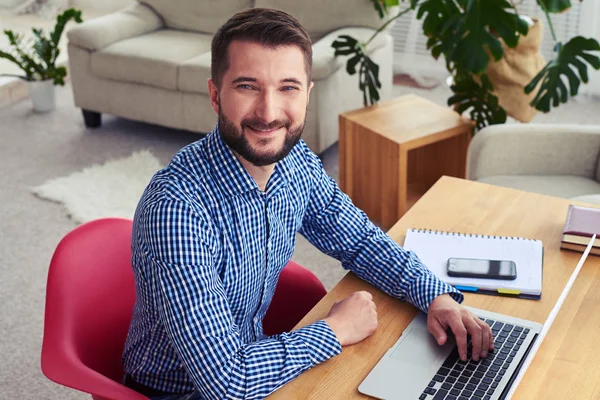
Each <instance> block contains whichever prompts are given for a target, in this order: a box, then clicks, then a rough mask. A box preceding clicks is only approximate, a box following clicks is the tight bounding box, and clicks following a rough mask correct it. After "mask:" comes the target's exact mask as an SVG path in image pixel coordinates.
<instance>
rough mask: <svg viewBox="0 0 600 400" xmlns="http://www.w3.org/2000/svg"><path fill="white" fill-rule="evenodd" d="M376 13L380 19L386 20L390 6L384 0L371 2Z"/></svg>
mask: <svg viewBox="0 0 600 400" xmlns="http://www.w3.org/2000/svg"><path fill="white" fill-rule="evenodd" d="M371 2H372V3H373V7H375V11H377V14H379V18H384V17H385V16H386V15H388V5H387V3H386V2H385V1H384V0H371Z"/></svg>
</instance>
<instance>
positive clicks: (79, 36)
mask: <svg viewBox="0 0 600 400" xmlns="http://www.w3.org/2000/svg"><path fill="white" fill-rule="evenodd" d="M162 26H163V22H162V20H161V18H160V17H159V16H158V15H156V13H155V12H154V11H152V9H151V8H149V7H148V6H145V5H143V4H140V3H135V4H133V5H132V6H130V7H128V8H126V9H124V10H122V11H118V12H116V13H112V14H108V15H105V16H102V17H99V18H96V19H92V20H90V21H86V22H84V23H83V24H80V25H76V26H74V27H73V28H71V29H70V30H69V31H68V32H67V37H68V38H69V43H70V44H74V45H76V46H79V47H81V48H84V49H87V50H90V51H95V50H100V49H102V48H104V47H106V46H108V45H110V44H112V43H115V42H118V41H120V40H123V39H127V38H131V37H134V36H138V35H142V34H144V33H147V32H152V31H155V30H157V29H159V28H161V27H162Z"/></svg>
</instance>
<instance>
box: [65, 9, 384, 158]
mask: <svg viewBox="0 0 600 400" xmlns="http://www.w3.org/2000/svg"><path fill="white" fill-rule="evenodd" d="M251 6H253V7H268V8H278V9H282V10H284V11H287V12H289V13H290V14H292V15H294V16H295V17H296V18H298V19H299V20H300V22H301V23H302V24H303V25H304V26H305V27H306V29H307V31H308V32H309V33H310V35H311V39H312V40H313V52H314V54H313V75H312V79H313V81H314V82H315V87H314V89H313V91H312V93H311V99H310V103H309V107H308V119H307V123H306V127H305V131H304V136H303V138H304V140H305V141H306V142H307V144H308V145H309V146H310V148H311V149H312V150H313V151H315V152H317V153H319V152H321V151H323V150H324V149H326V148H327V147H329V146H330V145H332V144H333V143H335V142H336V141H337V139H338V114H340V113H341V112H344V111H348V110H351V109H355V108H360V107H362V93H361V92H360V91H359V89H358V76H357V75H354V76H350V75H348V73H347V72H346V70H345V57H338V58H334V57H333V52H334V49H333V48H332V47H331V43H333V41H334V40H335V39H336V38H337V37H338V35H341V34H349V35H352V36H354V37H356V38H360V39H365V40H366V39H368V38H369V37H370V36H371V35H372V33H373V32H374V29H373V28H377V27H379V26H381V24H382V21H381V20H380V19H379V17H378V15H377V13H376V12H375V10H374V9H373V6H372V3H371V1H370V0H327V1H324V0H303V1H298V0H177V1H169V0H142V1H140V2H136V3H134V4H133V5H132V6H130V7H129V8H127V9H125V10H123V11H119V12H116V13H113V14H109V15H106V16H104V17H100V18H97V19H93V20H90V21H88V22H85V23H83V24H81V25H78V26H75V27H73V28H72V29H71V30H70V31H69V32H68V34H67V36H68V39H69V47H68V52H69V64H70V74H71V81H72V86H73V94H74V98H75V105H76V106H77V107H80V108H81V109H82V111H83V115H84V119H85V122H86V125H87V126H88V127H96V126H99V125H100V123H101V113H108V114H113V115H117V116H121V117H125V118H130V119H134V120H139V121H145V122H149V123H154V124H159V125H164V126H168V127H173V128H179V129H186V130H191V131H195V132H209V131H210V130H212V129H213V128H214V126H215V123H216V120H217V119H216V115H215V114H214V111H213V110H212V108H211V106H210V102H209V97H208V88H207V79H208V78H209V77H210V62H211V56H210V46H211V39H212V35H213V34H214V33H215V32H216V30H217V29H218V28H219V26H221V24H222V23H224V22H225V21H226V20H227V19H228V18H229V17H230V16H232V15H233V14H235V13H236V12H238V11H241V10H244V9H247V8H249V7H251ZM390 25H391V24H390ZM369 52H370V53H369V54H370V56H371V57H372V58H373V59H374V60H375V62H377V63H378V64H379V66H380V81H381V83H382V85H383V87H382V93H381V95H382V99H384V100H385V99H387V98H389V97H390V96H391V89H392V56H393V42H392V38H391V35H390V34H389V32H383V33H382V34H380V35H378V37H377V39H376V40H374V41H373V42H372V43H371V45H370V46H369Z"/></svg>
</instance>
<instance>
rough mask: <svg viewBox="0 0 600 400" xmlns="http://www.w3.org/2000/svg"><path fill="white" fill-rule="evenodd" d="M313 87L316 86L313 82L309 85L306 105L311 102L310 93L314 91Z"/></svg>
mask: <svg viewBox="0 0 600 400" xmlns="http://www.w3.org/2000/svg"><path fill="white" fill-rule="evenodd" d="M313 86H315V83H314V82H313V81H311V82H310V84H309V85H308V91H307V92H306V104H308V103H309V102H310V91H311V90H312V88H313Z"/></svg>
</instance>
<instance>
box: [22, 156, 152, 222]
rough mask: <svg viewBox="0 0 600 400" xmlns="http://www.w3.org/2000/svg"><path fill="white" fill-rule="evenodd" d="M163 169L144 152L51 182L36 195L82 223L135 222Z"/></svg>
mask: <svg viewBox="0 0 600 400" xmlns="http://www.w3.org/2000/svg"><path fill="white" fill-rule="evenodd" d="M161 168H163V165H161V163H160V161H159V160H158V159H157V158H156V157H155V156H154V155H152V153H150V151H148V150H143V151H138V152H135V153H133V154H132V155H131V156H129V157H126V158H122V159H119V160H112V161H107V162H106V163H104V164H102V165H92V166H91V167H88V168H85V169H83V170H82V171H79V172H75V173H72V174H70V175H68V176H64V177H61V178H56V179H51V180H49V181H47V182H45V183H43V184H42V185H40V186H38V187H35V188H33V189H32V191H33V193H34V194H35V195H37V196H38V197H41V198H43V199H47V200H52V201H55V202H57V203H61V204H63V205H64V206H65V207H66V209H67V212H68V214H69V216H70V217H71V218H73V220H75V221H76V222H78V223H84V222H88V221H91V220H94V219H97V218H105V217H122V218H130V219H131V218H133V214H134V212H135V208H136V207H137V203H138V201H139V200H140V197H141V195H142V193H143V192H144V189H145V188H146V186H147V185H148V182H150V178H152V176H153V175H154V174H155V173H156V172H157V171H158V170H159V169H161Z"/></svg>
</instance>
